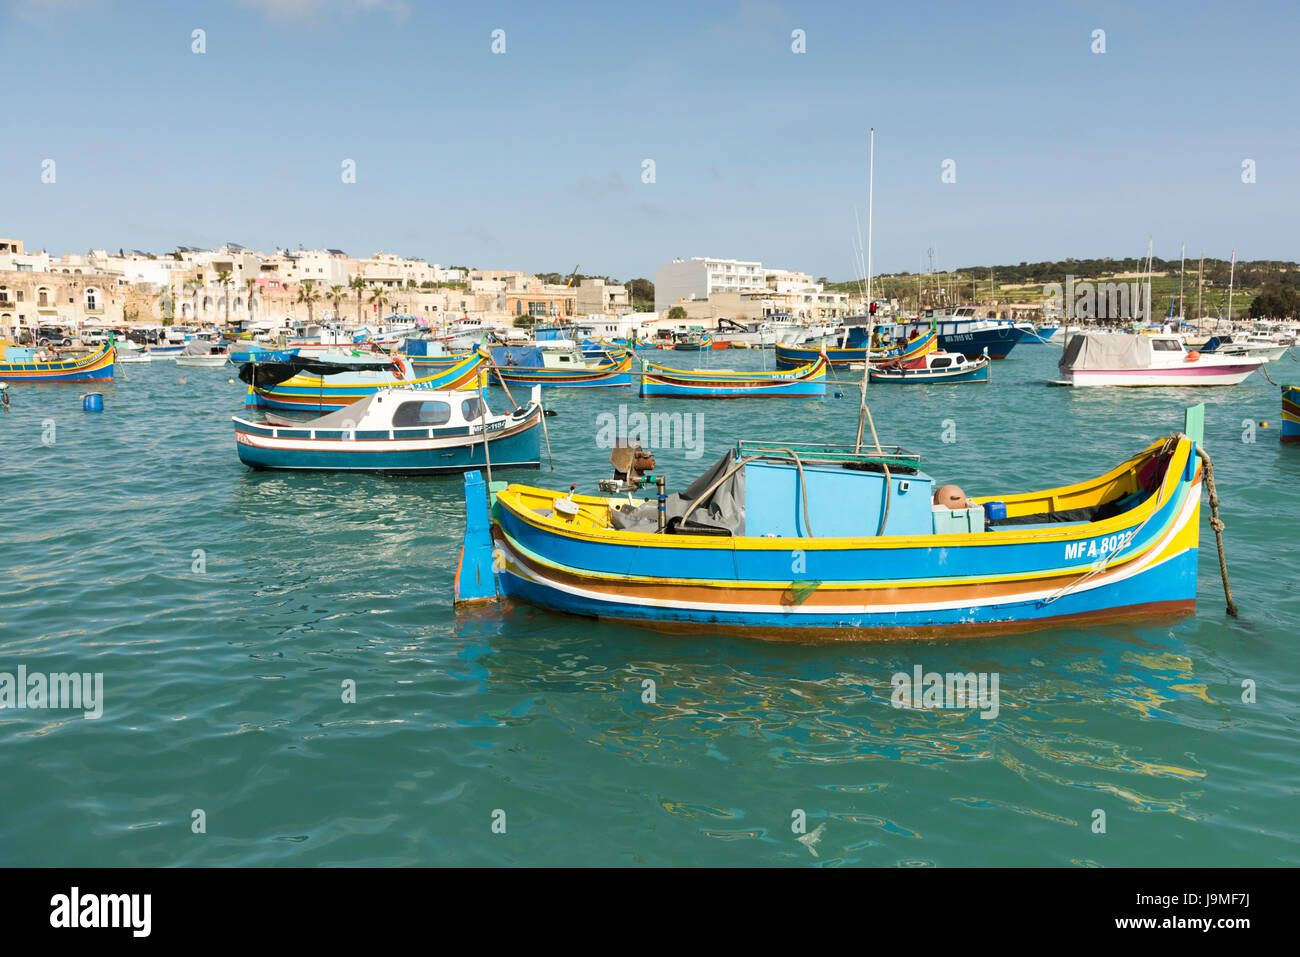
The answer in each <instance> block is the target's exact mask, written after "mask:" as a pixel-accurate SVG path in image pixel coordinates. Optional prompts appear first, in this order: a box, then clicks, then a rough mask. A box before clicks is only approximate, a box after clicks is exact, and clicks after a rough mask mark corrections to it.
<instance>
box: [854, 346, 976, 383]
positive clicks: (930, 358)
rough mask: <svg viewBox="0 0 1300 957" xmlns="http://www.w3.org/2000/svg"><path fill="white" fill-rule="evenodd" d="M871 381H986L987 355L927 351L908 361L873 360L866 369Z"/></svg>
mask: <svg viewBox="0 0 1300 957" xmlns="http://www.w3.org/2000/svg"><path fill="white" fill-rule="evenodd" d="M867 376H868V378H869V379H870V381H872V382H901V383H906V384H910V385H920V384H923V383H943V382H988V381H989V360H988V357H987V356H980V357H979V358H978V359H967V358H966V357H965V356H964V355H962V354H961V353H960V352H930V353H927V354H926V355H923V356H921V357H920V358H917V359H913V360H911V361H909V362H902V361H900V360H897V359H895V360H893V361H891V362H885V363H880V364H878V365H877V364H873V365H872V366H871V369H870V370H869V371H868V372H867Z"/></svg>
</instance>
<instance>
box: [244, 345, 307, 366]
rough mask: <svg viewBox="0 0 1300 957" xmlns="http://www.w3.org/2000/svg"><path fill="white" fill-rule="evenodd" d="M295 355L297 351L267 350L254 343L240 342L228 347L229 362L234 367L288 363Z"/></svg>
mask: <svg viewBox="0 0 1300 957" xmlns="http://www.w3.org/2000/svg"><path fill="white" fill-rule="evenodd" d="M297 354H298V350H297V349H268V348H266V346H262V345H258V344H257V343H256V342H241V343H237V344H236V345H233V346H231V347H230V361H231V362H232V363H234V364H235V365H243V364H244V363H245V362H288V361H289V359H290V358H291V357H292V356H296V355H297Z"/></svg>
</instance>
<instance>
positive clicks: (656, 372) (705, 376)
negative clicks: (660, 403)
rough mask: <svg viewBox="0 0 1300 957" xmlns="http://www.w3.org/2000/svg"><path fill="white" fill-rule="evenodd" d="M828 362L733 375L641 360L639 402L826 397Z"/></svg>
mask: <svg viewBox="0 0 1300 957" xmlns="http://www.w3.org/2000/svg"><path fill="white" fill-rule="evenodd" d="M829 367H830V362H829V360H827V358H826V356H825V355H821V356H818V358H817V361H816V362H814V363H812V364H811V365H807V366H803V367H802V368H799V369H793V370H790V371H788V372H733V371H731V370H729V369H670V368H668V367H666V366H661V365H655V364H654V363H653V362H646V361H645V360H644V359H643V360H641V395H642V397H643V398H656V397H658V398H672V399H737V398H765V397H780V398H788V399H789V398H793V399H821V398H825V396H826V370H827V369H828V368H829Z"/></svg>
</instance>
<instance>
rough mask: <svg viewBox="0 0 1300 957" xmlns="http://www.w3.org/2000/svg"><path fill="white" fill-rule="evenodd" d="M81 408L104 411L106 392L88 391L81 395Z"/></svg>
mask: <svg viewBox="0 0 1300 957" xmlns="http://www.w3.org/2000/svg"><path fill="white" fill-rule="evenodd" d="M81 408H82V409H83V410H84V411H86V412H103V411H104V393H102V392H87V393H86V394H85V395H83V396H82V397H81Z"/></svg>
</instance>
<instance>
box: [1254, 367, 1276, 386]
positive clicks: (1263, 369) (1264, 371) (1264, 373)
mask: <svg viewBox="0 0 1300 957" xmlns="http://www.w3.org/2000/svg"><path fill="white" fill-rule="evenodd" d="M1259 374H1260V375H1262V376H1263V377H1264V378H1265V379H1267V380H1268V384H1269V385H1272V386H1276V385H1278V383H1276V382H1274V381H1273V377H1272V376H1270V375H1269V374H1268V366H1267V363H1266V364H1265V365H1262V366H1260V367H1259Z"/></svg>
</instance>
